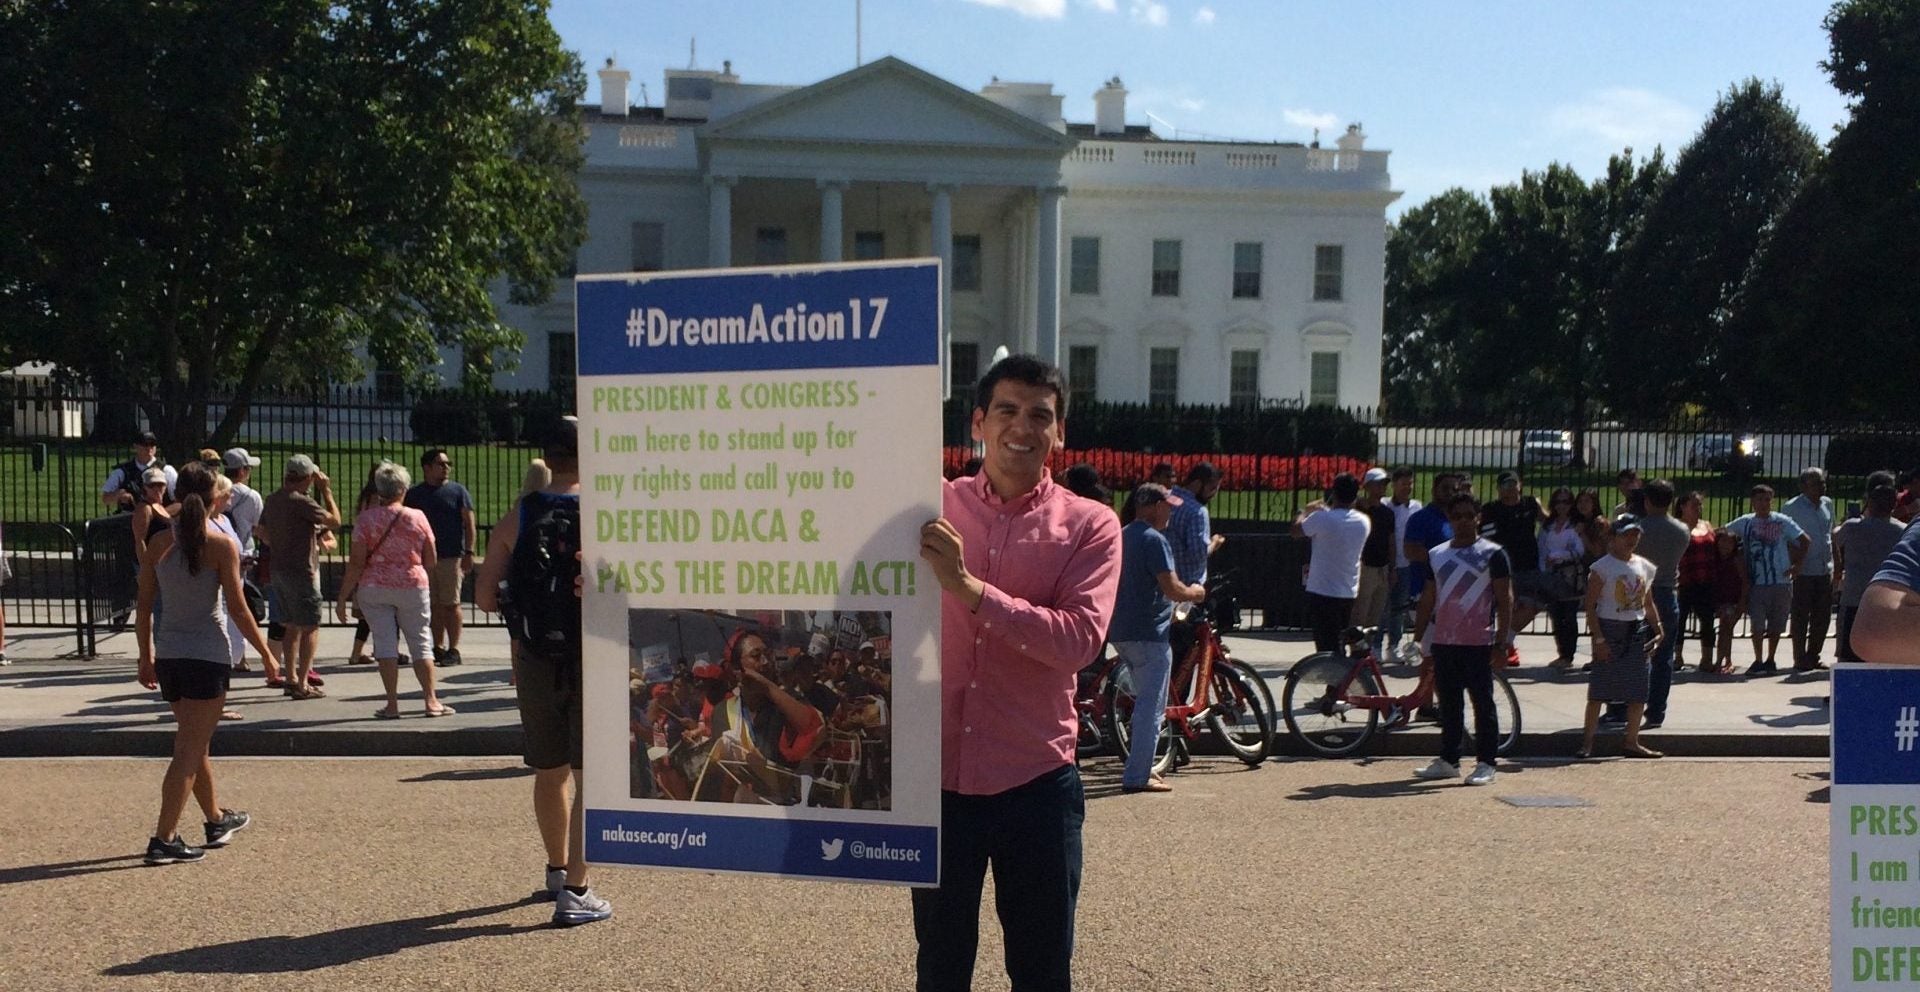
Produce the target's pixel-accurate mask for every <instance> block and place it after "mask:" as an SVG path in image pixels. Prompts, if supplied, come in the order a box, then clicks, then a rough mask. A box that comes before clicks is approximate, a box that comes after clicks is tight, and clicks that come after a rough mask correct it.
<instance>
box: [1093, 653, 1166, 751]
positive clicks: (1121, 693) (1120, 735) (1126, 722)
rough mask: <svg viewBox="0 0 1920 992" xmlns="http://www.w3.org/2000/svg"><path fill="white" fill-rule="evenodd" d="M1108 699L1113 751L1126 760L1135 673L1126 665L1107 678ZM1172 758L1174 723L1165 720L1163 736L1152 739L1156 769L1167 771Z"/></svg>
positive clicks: (1131, 748) (1129, 748)
mask: <svg viewBox="0 0 1920 992" xmlns="http://www.w3.org/2000/svg"><path fill="white" fill-rule="evenodd" d="M1106 701H1107V707H1106V709H1107V737H1108V738H1109V739H1111V740H1112V741H1113V753H1114V754H1116V755H1118V756H1119V758H1120V760H1121V761H1122V762H1124V761H1126V760H1127V755H1128V754H1131V753H1132V750H1133V673H1132V672H1130V671H1128V670H1127V669H1126V668H1125V667H1124V666H1122V667H1120V668H1116V669H1115V670H1114V672H1113V675H1112V677H1111V678H1109V679H1108V680H1107V692H1106ZM1173 758H1174V750H1173V724H1170V723H1168V722H1166V721H1165V720H1162V721H1160V736H1159V738H1158V739H1156V740H1155V741H1154V742H1153V773H1154V774H1155V775H1164V774H1166V772H1167V769H1169V768H1172V767H1173Z"/></svg>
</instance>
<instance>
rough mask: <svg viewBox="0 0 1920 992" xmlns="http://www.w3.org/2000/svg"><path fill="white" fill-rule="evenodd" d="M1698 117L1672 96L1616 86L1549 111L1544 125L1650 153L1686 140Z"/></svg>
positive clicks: (1565, 132)
mask: <svg viewBox="0 0 1920 992" xmlns="http://www.w3.org/2000/svg"><path fill="white" fill-rule="evenodd" d="M1697 117H1698V115H1696V114H1695V113H1694V112H1693V111H1691V110H1689V109H1687V108H1686V106H1685V105H1683V104H1681V103H1680V102H1679V101H1678V100H1675V99H1673V98H1671V97H1667V96H1662V95H1661V94H1659V93H1655V92H1653V91H1651V90H1642V89H1633V88H1630V87H1624V86H1617V87H1614V88H1612V89H1604V90H1596V91H1594V92H1592V93H1589V94H1587V95H1586V96H1585V97H1583V98H1581V99H1579V100H1575V101H1573V102H1570V103H1563V104H1560V105H1559V106H1557V107H1555V108H1553V110H1551V111H1550V112H1548V114H1547V124H1548V126H1549V127H1551V128H1552V129H1553V130H1555V131H1556V132H1559V133H1563V134H1567V133H1572V134H1589V135H1593V136H1595V137H1598V138H1601V139H1604V140H1605V141H1607V142H1609V143H1611V144H1613V145H1631V146H1633V148H1634V149H1635V150H1636V151H1646V152H1650V151H1652V150H1653V146H1654V145H1655V144H1661V143H1666V144H1674V143H1677V142H1680V141H1684V140H1686V137H1687V135H1688V134H1689V133H1690V132H1691V131H1692V130H1693V128H1694V126H1695V125H1696V124H1697V123H1698V119H1697Z"/></svg>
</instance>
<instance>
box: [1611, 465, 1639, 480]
mask: <svg viewBox="0 0 1920 992" xmlns="http://www.w3.org/2000/svg"><path fill="white" fill-rule="evenodd" d="M1638 478H1640V473H1639V472H1637V471H1635V470H1633V469H1630V468H1623V469H1621V470H1620V474H1619V475H1616V476H1614V477H1613V481H1615V482H1625V481H1627V480H1628V479H1638Z"/></svg>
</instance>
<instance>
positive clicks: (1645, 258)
mask: <svg viewBox="0 0 1920 992" xmlns="http://www.w3.org/2000/svg"><path fill="white" fill-rule="evenodd" d="M1819 161H1820V145H1819V143H1818V141H1816V140H1815V138H1814V136H1813V132H1812V131H1809V130H1808V129H1807V127H1806V125H1804V124H1802V123H1801V122H1800V119H1799V117H1798V116H1797V115H1796V114H1795V113H1794V111H1793V108H1792V107H1790V106H1789V105H1788V104H1787V102H1786V99H1785V97H1784V96H1783V95H1782V93H1781V90H1780V86H1779V84H1778V83H1772V84H1769V83H1762V82H1761V81H1760V80H1758V79H1748V80H1746V81H1744V82H1742V83H1740V84H1738V85H1736V86H1734V87H1733V88H1732V89H1730V90H1728V91H1727V92H1726V93H1725V94H1724V95H1722V96H1721V98H1720V100H1719V102H1718V104H1716V105H1715V107H1714V109H1713V112H1712V113H1711V114H1709V115H1708V117H1707V121H1706V123H1705V124H1703V125H1702V126H1701V128H1700V131H1699V133H1698V134H1697V135H1695V136H1694V138H1693V140H1692V141H1690V142H1689V143H1688V144H1687V146H1686V147H1685V148H1684V149H1682V150H1681V152H1680V155H1679V157H1678V158H1677V159H1676V160H1675V162H1674V167H1673V178H1672V180H1671V181H1670V182H1668V183H1667V184H1666V187H1665V188H1664V189H1663V190H1662V191H1661V193H1660V196H1659V198H1658V199H1657V200H1656V201H1655V202H1654V204H1653V206H1652V209H1651V211H1650V212H1649V213H1648V215H1647V218H1646V226H1645V227H1644V228H1643V229H1642V230H1641V231H1640V233H1639V234H1638V236H1636V237H1635V238H1634V239H1633V240H1632V241H1631V242H1630V243H1629V244H1628V246H1627V248H1626V251H1625V254H1624V256H1623V258H1622V260H1621V268H1620V276H1619V282H1618V283H1617V285H1616V286H1615V287H1614V293H1613V299H1614V301H1615V303H1614V305H1613V306H1612V307H1611V308H1610V310H1609V313H1608V323H1609V325H1610V326H1609V331H1608V336H1607V348H1606V353H1605V363H1606V396H1607V403H1608V406H1609V407H1611V408H1612V409H1613V410H1614V411H1615V412H1616V413H1620V414H1623V415H1629V416H1640V417H1660V416H1664V415H1667V414H1670V413H1672V412H1674V411H1675V410H1676V409H1677V408H1678V407H1679V406H1681V405H1682V404H1702V405H1705V406H1708V407H1710V408H1716V409H1727V408H1729V407H1731V406H1732V405H1733V404H1732V402H1731V400H1732V397H1731V396H1730V395H1729V392H1728V374H1729V369H1730V368H1731V367H1732V366H1733V365H1734V364H1736V363H1738V362H1739V361H1740V360H1741V356H1740V348H1739V345H1738V342H1737V341H1733V340H1729V338H1728V329H1727V322H1728V320H1729V319H1730V318H1731V316H1732V314H1733V313H1734V311H1735V309H1736V308H1738V307H1739V306H1740V304H1741V301H1742V299H1743V297H1744V296H1745V294H1746V291H1747V288H1748V284H1749V282H1750V280H1751V278H1752V273H1753V270H1754V267H1755V265H1756V263H1757V262H1758V260H1759V257H1760V252H1761V249H1762V248H1763V246H1764V245H1765V243H1766V240H1767V238H1768V237H1769V235H1771V234H1772V232H1773V230H1774V226H1775V224H1776V223H1777V222H1778V220H1779V218H1780V215H1781V214H1782V213H1783V212H1785V210H1786V208H1787V206H1788V204H1790V203H1791V202H1792V200H1793V196H1794V194H1795V192H1796V191H1798V190H1799V188H1800V185H1801V183H1802V182H1803V181H1804V180H1805V179H1806V177H1807V175H1808V173H1809V172H1810V171H1811V170H1812V169H1813V168H1814V166H1815V165H1816V164H1817V163H1818V162H1819Z"/></svg>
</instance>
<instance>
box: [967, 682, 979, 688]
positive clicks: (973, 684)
mask: <svg viewBox="0 0 1920 992" xmlns="http://www.w3.org/2000/svg"><path fill="white" fill-rule="evenodd" d="M967 688H969V689H978V688H980V683H978V682H969V683H967Z"/></svg>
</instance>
